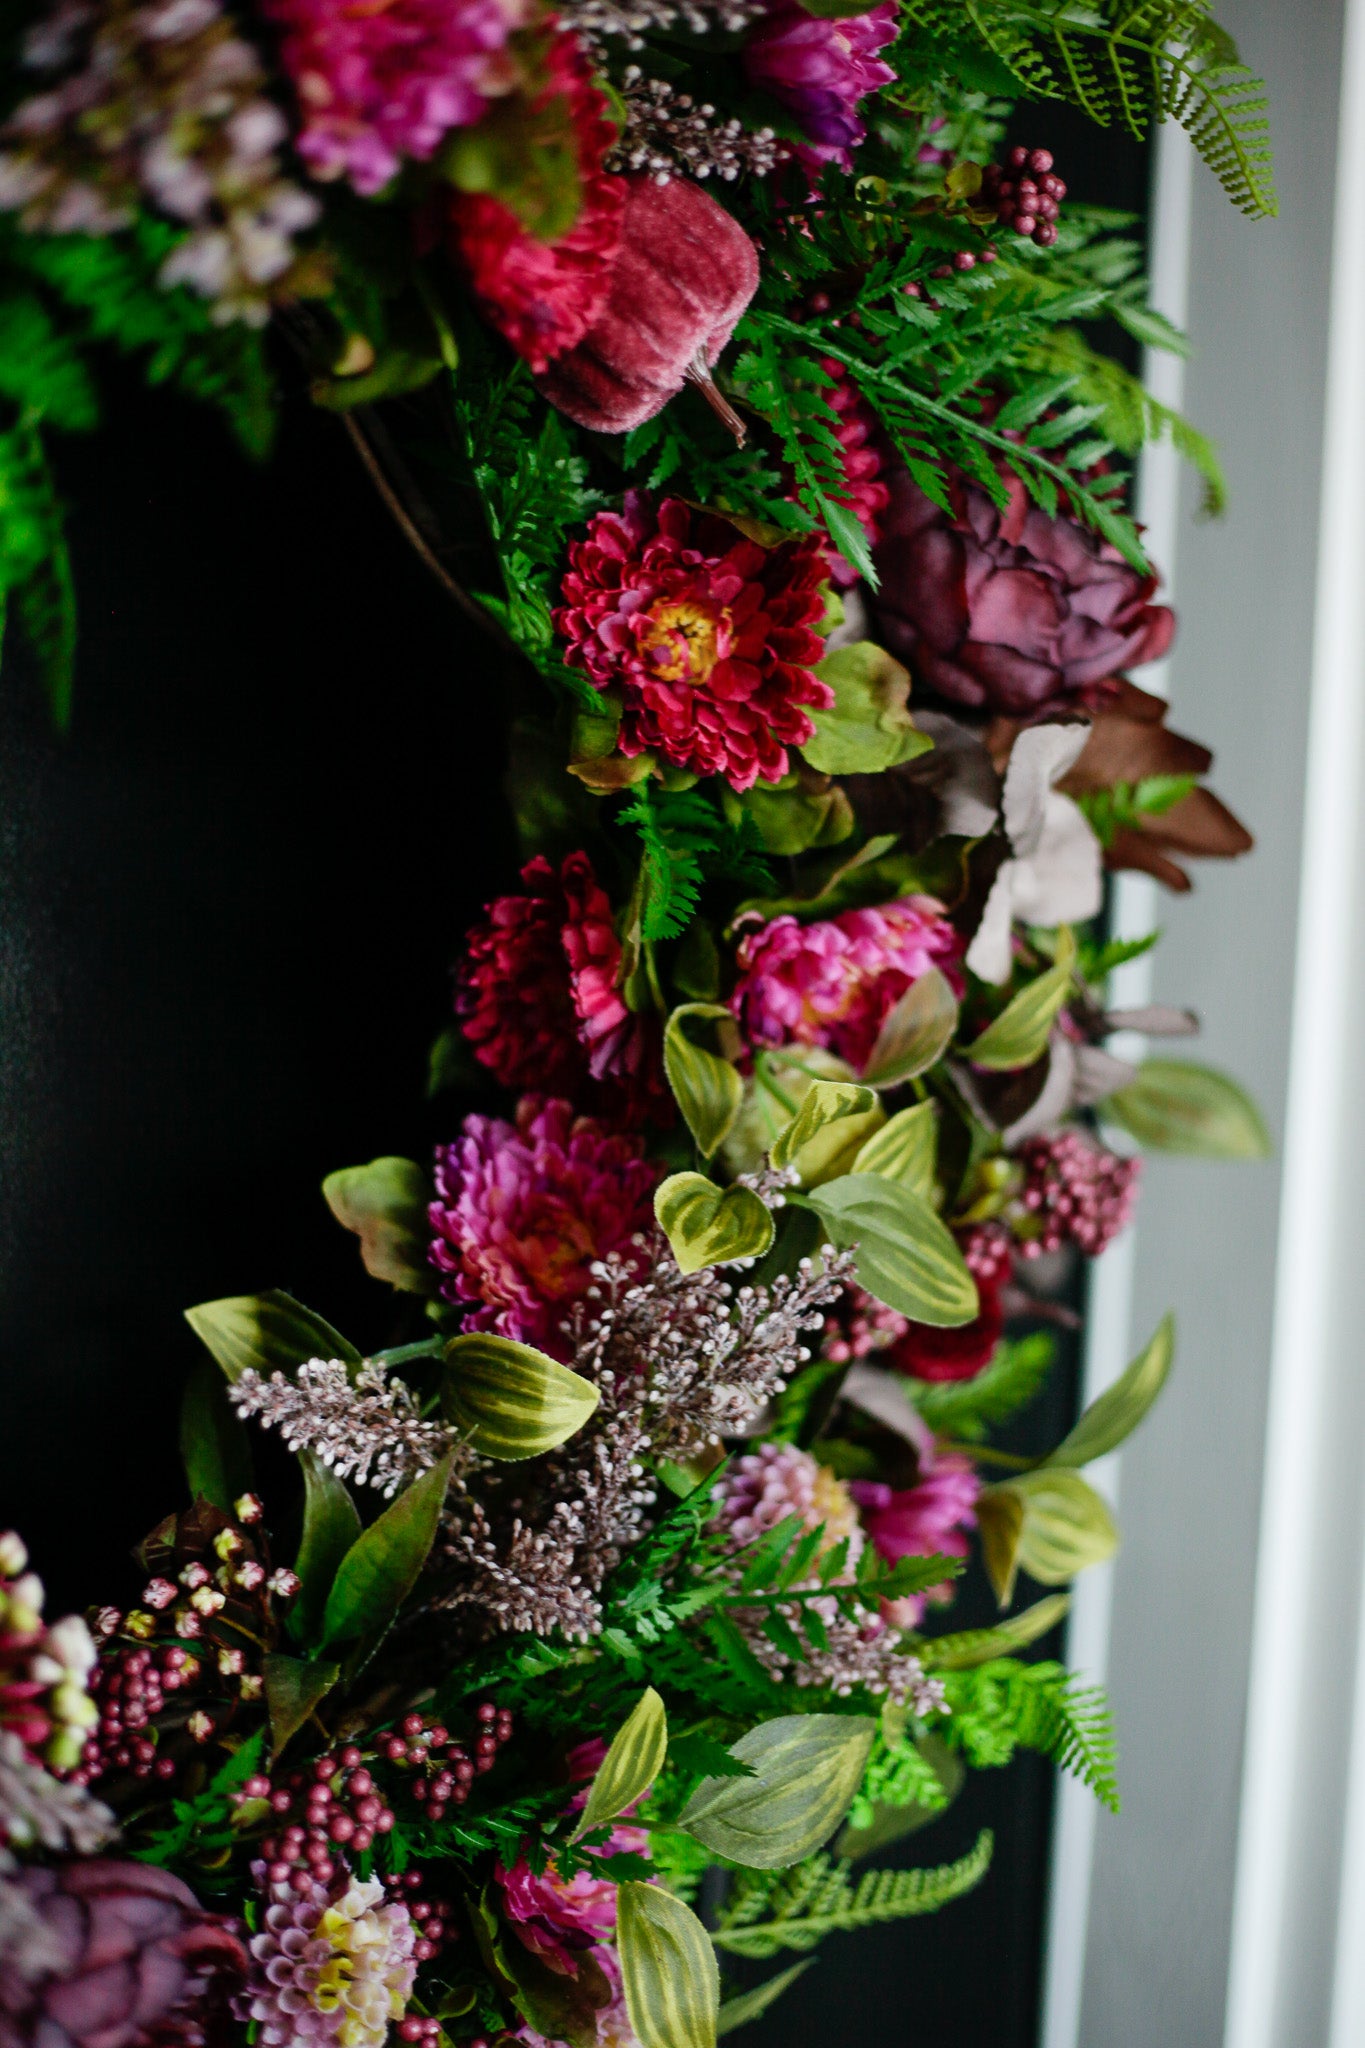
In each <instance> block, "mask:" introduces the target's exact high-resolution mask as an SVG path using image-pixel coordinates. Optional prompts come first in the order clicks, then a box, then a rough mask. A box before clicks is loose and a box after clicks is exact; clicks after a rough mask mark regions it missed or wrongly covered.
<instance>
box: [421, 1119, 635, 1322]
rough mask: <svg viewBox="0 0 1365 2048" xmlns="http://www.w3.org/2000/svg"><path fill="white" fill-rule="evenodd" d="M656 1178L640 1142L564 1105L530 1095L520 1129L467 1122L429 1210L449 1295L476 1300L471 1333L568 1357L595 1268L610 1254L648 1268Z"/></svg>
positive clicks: (435, 1253)
mask: <svg viewBox="0 0 1365 2048" xmlns="http://www.w3.org/2000/svg"><path fill="white" fill-rule="evenodd" d="M658 1178H659V1174H658V1170H657V1168H655V1167H654V1166H652V1165H651V1164H650V1163H649V1162H648V1161H647V1160H646V1159H644V1158H643V1157H642V1148H641V1146H640V1144H639V1142H638V1141H637V1140H636V1139H634V1138H627V1137H622V1136H620V1135H618V1134H616V1133H614V1132H612V1131H609V1130H608V1129H607V1128H606V1127H605V1126H604V1125H602V1124H600V1123H597V1122H595V1121H594V1120H593V1118H591V1117H586V1116H584V1117H575V1116H574V1113H573V1110H572V1108H571V1107H570V1105H569V1104H568V1103H567V1102H556V1101H546V1100H545V1099H544V1098H543V1097H541V1096H538V1095H527V1096H524V1097H523V1098H522V1100H521V1102H520V1103H519V1104H518V1105H517V1121H516V1126H515V1128H514V1127H513V1126H512V1125H511V1124H509V1123H504V1122H503V1121H502V1120H501V1119H500V1118H498V1117H486V1116H470V1117H466V1118H465V1125H464V1135H463V1137H461V1138H458V1139H457V1140H456V1141H455V1143H454V1144H453V1145H443V1146H441V1147H440V1148H439V1150H438V1151H437V1154H436V1194H437V1199H436V1200H435V1201H434V1202H433V1203H432V1205H431V1209H430V1212H429V1213H430V1220H431V1227H432V1229H433V1230H434V1231H435V1232H436V1237H435V1240H434V1242H433V1244H432V1247H431V1259H432V1264H433V1265H434V1266H435V1267H436V1268H437V1270H438V1271H439V1272H441V1273H443V1274H445V1275H446V1278H445V1279H444V1280H443V1282H442V1291H443V1293H444V1294H445V1296H446V1299H447V1300H448V1301H456V1302H470V1303H475V1304H477V1306H476V1307H475V1308H474V1310H473V1312H472V1313H471V1314H469V1315H467V1316H466V1317H465V1328H466V1329H467V1330H496V1331H498V1332H499V1333H500V1334H501V1335H502V1336H504V1337H513V1338H518V1339H520V1340H521V1341H522V1342H523V1343H528V1344H536V1345H539V1346H540V1348H541V1349H542V1350H543V1351H549V1352H551V1353H553V1354H554V1355H555V1356H556V1357H562V1356H564V1355H566V1351H565V1338H564V1334H563V1326H564V1321H565V1318H566V1316H567V1314H568V1311H569V1309H570V1308H571V1307H572V1305H573V1304H574V1302H576V1301H578V1300H580V1299H581V1298H582V1296H583V1295H584V1294H586V1293H587V1290H588V1289H589V1287H591V1285H592V1278H593V1276H592V1267H593V1264H594V1263H595V1262H596V1261H597V1260H599V1259H603V1258H605V1257H606V1256H607V1254H608V1253H610V1252H618V1253H622V1254H624V1255H625V1256H626V1257H628V1258H629V1257H631V1256H634V1257H635V1259H636V1261H637V1263H638V1264H639V1265H640V1266H641V1267H643V1266H644V1265H645V1264H646V1263H647V1261H648V1256H649V1254H648V1250H647V1246H646V1242H645V1237H646V1233H651V1232H652V1231H653V1228H654V1210H653V1195H654V1187H655V1183H656V1182H657V1180H658ZM637 1239H638V1243H637V1244H636V1246H635V1251H634V1253H633V1254H632V1250H631V1247H632V1241H633V1240H637Z"/></svg>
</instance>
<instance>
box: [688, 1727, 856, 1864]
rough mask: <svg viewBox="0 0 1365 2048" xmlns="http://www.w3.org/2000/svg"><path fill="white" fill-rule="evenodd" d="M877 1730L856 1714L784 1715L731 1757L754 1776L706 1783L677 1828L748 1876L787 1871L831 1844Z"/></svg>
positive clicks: (754, 1732)
mask: <svg viewBox="0 0 1365 2048" xmlns="http://www.w3.org/2000/svg"><path fill="white" fill-rule="evenodd" d="M876 1726H877V1724H876V1722H875V1721H871V1720H868V1719H866V1718H865V1717H863V1716H862V1715H853V1714H784V1715H781V1716H780V1717H779V1718H778V1719H777V1720H775V1721H763V1722H760V1724H759V1726H758V1727H757V1728H751V1729H750V1730H749V1732H748V1734H747V1735H742V1736H741V1737H740V1739H739V1741H738V1742H735V1743H732V1744H731V1745H730V1754H731V1756H733V1757H736V1758H737V1759H738V1760H739V1762H740V1763H744V1764H748V1765H749V1767H750V1769H751V1770H752V1772H753V1774H754V1775H753V1776H752V1777H746V1778H703V1780H702V1782H701V1784H700V1785H698V1787H697V1789H696V1791H695V1792H694V1793H693V1794H692V1797H691V1798H690V1799H689V1800H688V1802H687V1805H686V1806H685V1807H684V1808H683V1811H682V1815H681V1817H680V1820H679V1826H680V1827H684V1828H686V1829H687V1830H688V1832H689V1833H690V1834H692V1835H695V1837H696V1838H697V1840H698V1841H699V1842H701V1843H702V1844H703V1846H704V1847H705V1848H707V1849H710V1850H711V1851H712V1852H713V1853H714V1854H715V1855H717V1856H724V1857H726V1858H728V1860H729V1861H730V1862H732V1863H742V1864H744V1865H745V1866H746V1868H748V1869H750V1870H783V1869H785V1868H786V1866H787V1865H788V1864H790V1863H795V1862H797V1861H798V1859H799V1858H800V1857H802V1856H808V1855H809V1854H810V1852H811V1850H812V1849H818V1848H819V1847H820V1844H821V1843H822V1842H825V1841H828V1839H829V1837H830V1836H831V1835H832V1834H833V1833H834V1830H835V1829H836V1828H837V1827H838V1825H839V1823H840V1821H841V1820H842V1819H843V1817H844V1815H845V1814H846V1813H847V1811H848V1809H849V1806H850V1805H851V1803H852V1800H853V1795H854V1793H855V1792H856V1791H857V1789H858V1787H859V1785H860V1784H861V1782H862V1776H863V1770H864V1767H865V1765H866V1763H867V1757H868V1752H869V1750H870V1749H871V1747H872V1738H873V1736H874V1734H875V1733H876Z"/></svg>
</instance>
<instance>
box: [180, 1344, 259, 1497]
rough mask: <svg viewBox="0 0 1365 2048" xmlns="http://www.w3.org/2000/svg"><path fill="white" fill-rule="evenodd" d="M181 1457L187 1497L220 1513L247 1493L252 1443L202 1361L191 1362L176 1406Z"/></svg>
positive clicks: (215, 1376) (217, 1376) (219, 1381)
mask: <svg viewBox="0 0 1365 2048" xmlns="http://www.w3.org/2000/svg"><path fill="white" fill-rule="evenodd" d="M180 1456H181V1459H182V1461H183V1463H184V1466H185V1477H186V1479H187V1480H188V1481H189V1487H190V1496H191V1498H192V1499H194V1500H206V1501H208V1502H209V1503H210V1504H211V1505H212V1506H213V1507H215V1508H221V1509H222V1510H223V1513H224V1514H229V1515H230V1514H231V1513H232V1504H233V1502H234V1501H235V1500H237V1499H239V1498H240V1496H241V1495H242V1494H244V1493H249V1492H250V1491H251V1441H250V1438H249V1437H248V1436H247V1433H246V1425H245V1423H244V1422H243V1421H242V1418H241V1416H240V1415H239V1414H238V1413H237V1410H236V1409H235V1408H234V1407H233V1405H232V1403H231V1401H229V1399H228V1396H227V1388H226V1387H225V1386H224V1384H223V1375H222V1374H221V1373H220V1372H215V1371H214V1369H213V1367H212V1365H211V1364H210V1363H209V1361H208V1359H207V1358H196V1359H195V1361H194V1364H193V1365H192V1366H191V1368H190V1375H189V1378H188V1379H187V1380H186V1382H185V1394H184V1399H183V1400H182V1401H181V1404H180Z"/></svg>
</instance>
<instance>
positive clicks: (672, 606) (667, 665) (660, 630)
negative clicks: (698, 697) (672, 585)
mask: <svg viewBox="0 0 1365 2048" xmlns="http://www.w3.org/2000/svg"><path fill="white" fill-rule="evenodd" d="M731 632H732V628H731V622H730V614H729V612H727V611H725V610H724V609H722V610H720V611H712V610H710V609H709V607H707V606H706V605H702V604H699V603H698V602H697V600H696V599H695V598H676V599H673V600H670V601H668V602H666V603H662V604H656V605H655V606H654V607H653V609H652V610H651V611H650V612H649V613H648V614H647V616H646V618H645V620H644V621H643V622H642V629H641V633H640V648H641V651H642V653H643V654H645V656H646V657H647V658H648V659H649V661H650V662H651V664H652V666H653V669H654V673H655V674H656V675H657V676H659V677H661V678H662V680H663V681H664V682H666V683H683V682H686V683H704V682H705V681H706V678H707V677H708V676H709V675H710V673H711V671H712V669H713V668H714V667H715V665H716V663H717V662H718V661H723V660H724V659H725V657H726V655H728V654H729V652H730V645H731Z"/></svg>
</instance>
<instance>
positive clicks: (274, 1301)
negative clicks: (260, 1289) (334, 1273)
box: [185, 1288, 361, 1380]
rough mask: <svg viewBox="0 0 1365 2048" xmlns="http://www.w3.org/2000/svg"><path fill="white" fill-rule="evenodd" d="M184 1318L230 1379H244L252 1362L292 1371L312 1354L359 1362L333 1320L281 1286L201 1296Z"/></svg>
mask: <svg viewBox="0 0 1365 2048" xmlns="http://www.w3.org/2000/svg"><path fill="white" fill-rule="evenodd" d="M185 1321H186V1322H187V1323H188V1324H189V1326H190V1328H191V1329H192V1330H193V1331H194V1334H195V1336H196V1337H198V1339H199V1340H200V1342H201V1343H202V1344H206V1345H207V1346H208V1348H209V1350H210V1351H211V1352H212V1353H213V1355H214V1357H215V1358H216V1359H217V1361H218V1363H219V1365H220V1366H221V1367H222V1368H223V1371H224V1372H225V1373H226V1374H227V1376H228V1378H229V1379H230V1380H235V1379H240V1378H241V1375H242V1374H243V1373H244V1372H245V1371H246V1369H247V1367H248V1366H252V1367H254V1369H255V1370H256V1371H257V1372H259V1373H262V1374H265V1375H269V1374H270V1373H272V1372H276V1371H279V1372H292V1370H293V1369H294V1367H295V1366H296V1365H302V1364H303V1363H304V1361H305V1359H309V1358H339V1359H341V1360H342V1361H343V1362H344V1363H345V1364H346V1365H359V1364H360V1363H361V1356H360V1353H359V1352H358V1351H357V1350H356V1348H355V1346H354V1344H348V1343H347V1342H346V1339H345V1338H344V1337H341V1336H338V1334H337V1332H336V1331H335V1330H334V1329H333V1328H332V1326H331V1324H330V1323H325V1322H324V1321H323V1319H322V1317H321V1316H317V1315H314V1314H313V1311H312V1310H311V1309H310V1308H305V1307H304V1306H303V1303H302V1302H300V1301H295V1300H294V1298H293V1296H292V1295H290V1294H284V1293H282V1292H281V1291H280V1289H279V1288H274V1289H272V1291H271V1292H270V1293H269V1294H236V1295H231V1296H229V1297H228V1298H227V1299H226V1300H223V1301H202V1302H200V1304H199V1306H198V1307H197V1308H187V1309H186V1310H185Z"/></svg>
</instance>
